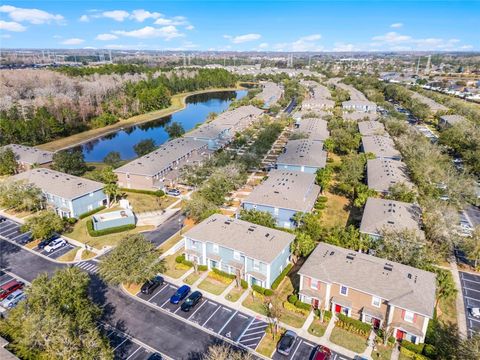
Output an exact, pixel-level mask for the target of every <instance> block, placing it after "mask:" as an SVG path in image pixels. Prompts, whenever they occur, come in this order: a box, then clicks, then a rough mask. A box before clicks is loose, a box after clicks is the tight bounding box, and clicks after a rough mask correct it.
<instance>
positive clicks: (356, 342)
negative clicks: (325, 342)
mask: <svg viewBox="0 0 480 360" xmlns="http://www.w3.org/2000/svg"><path fill="white" fill-rule="evenodd" d="M330 341H331V342H333V343H334V344H337V345H340V346H343V347H344V348H346V349H349V350H352V351H353V352H356V353H357V354H361V353H363V352H364V351H365V349H366V348H367V339H365V338H364V337H362V336H359V335H356V334H353V333H351V332H349V331H347V330H344V329H340V328H338V327H335V328H333V331H332V335H330Z"/></svg>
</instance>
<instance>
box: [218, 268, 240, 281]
mask: <svg viewBox="0 0 480 360" xmlns="http://www.w3.org/2000/svg"><path fill="white" fill-rule="evenodd" d="M212 271H213V272H214V273H215V274H217V275H220V276H223V277H226V278H229V279H235V278H236V277H237V276H236V275H235V274H229V273H227V272H225V271H222V270H220V269H217V268H213V269H212Z"/></svg>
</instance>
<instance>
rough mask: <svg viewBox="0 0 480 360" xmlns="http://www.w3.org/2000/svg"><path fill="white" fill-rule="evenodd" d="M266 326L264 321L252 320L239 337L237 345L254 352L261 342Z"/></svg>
mask: <svg viewBox="0 0 480 360" xmlns="http://www.w3.org/2000/svg"><path fill="white" fill-rule="evenodd" d="M267 326H268V324H267V323H266V322H265V321H263V320H260V319H254V320H253V321H252V322H250V324H249V325H248V327H247V329H245V331H244V332H243V334H242V335H241V336H240V338H239V339H238V343H240V344H241V345H243V346H246V347H248V348H250V349H253V350H255V349H256V348H257V346H258V344H260V341H262V339H263V336H264V335H265V330H266V329H267Z"/></svg>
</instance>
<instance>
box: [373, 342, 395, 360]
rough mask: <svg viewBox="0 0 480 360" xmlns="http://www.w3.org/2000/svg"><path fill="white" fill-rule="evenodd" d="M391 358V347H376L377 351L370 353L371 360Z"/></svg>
mask: <svg viewBox="0 0 480 360" xmlns="http://www.w3.org/2000/svg"><path fill="white" fill-rule="evenodd" d="M391 357H392V347H391V346H383V345H377V350H375V351H372V359H374V360H390V358H391Z"/></svg>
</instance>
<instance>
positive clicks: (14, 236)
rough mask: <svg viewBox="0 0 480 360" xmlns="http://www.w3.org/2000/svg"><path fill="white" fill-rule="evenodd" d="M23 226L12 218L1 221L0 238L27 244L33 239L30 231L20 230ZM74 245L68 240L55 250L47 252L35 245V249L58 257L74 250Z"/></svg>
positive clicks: (49, 255) (46, 254) (51, 256)
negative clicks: (23, 231)
mask: <svg viewBox="0 0 480 360" xmlns="http://www.w3.org/2000/svg"><path fill="white" fill-rule="evenodd" d="M21 226H22V225H21V224H19V223H17V222H15V221H13V220H10V219H7V220H6V221H4V222H1V223H0V238H3V239H5V240H10V241H14V242H16V243H17V244H19V245H25V244H27V243H28V242H30V241H32V236H31V234H30V232H26V233H22V232H21V231H20V228H21ZM74 247H75V246H73V245H71V244H69V243H68V242H67V245H65V246H62V247H61V248H59V249H57V250H54V251H52V252H50V253H47V252H46V251H45V250H44V249H39V248H38V247H35V248H34V249H33V250H34V251H36V252H38V253H39V254H42V255H45V256H48V257H49V258H52V259H58V258H59V257H60V256H62V255H64V254H66V253H67V252H69V251H70V250H72V249H73V248H74Z"/></svg>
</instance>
